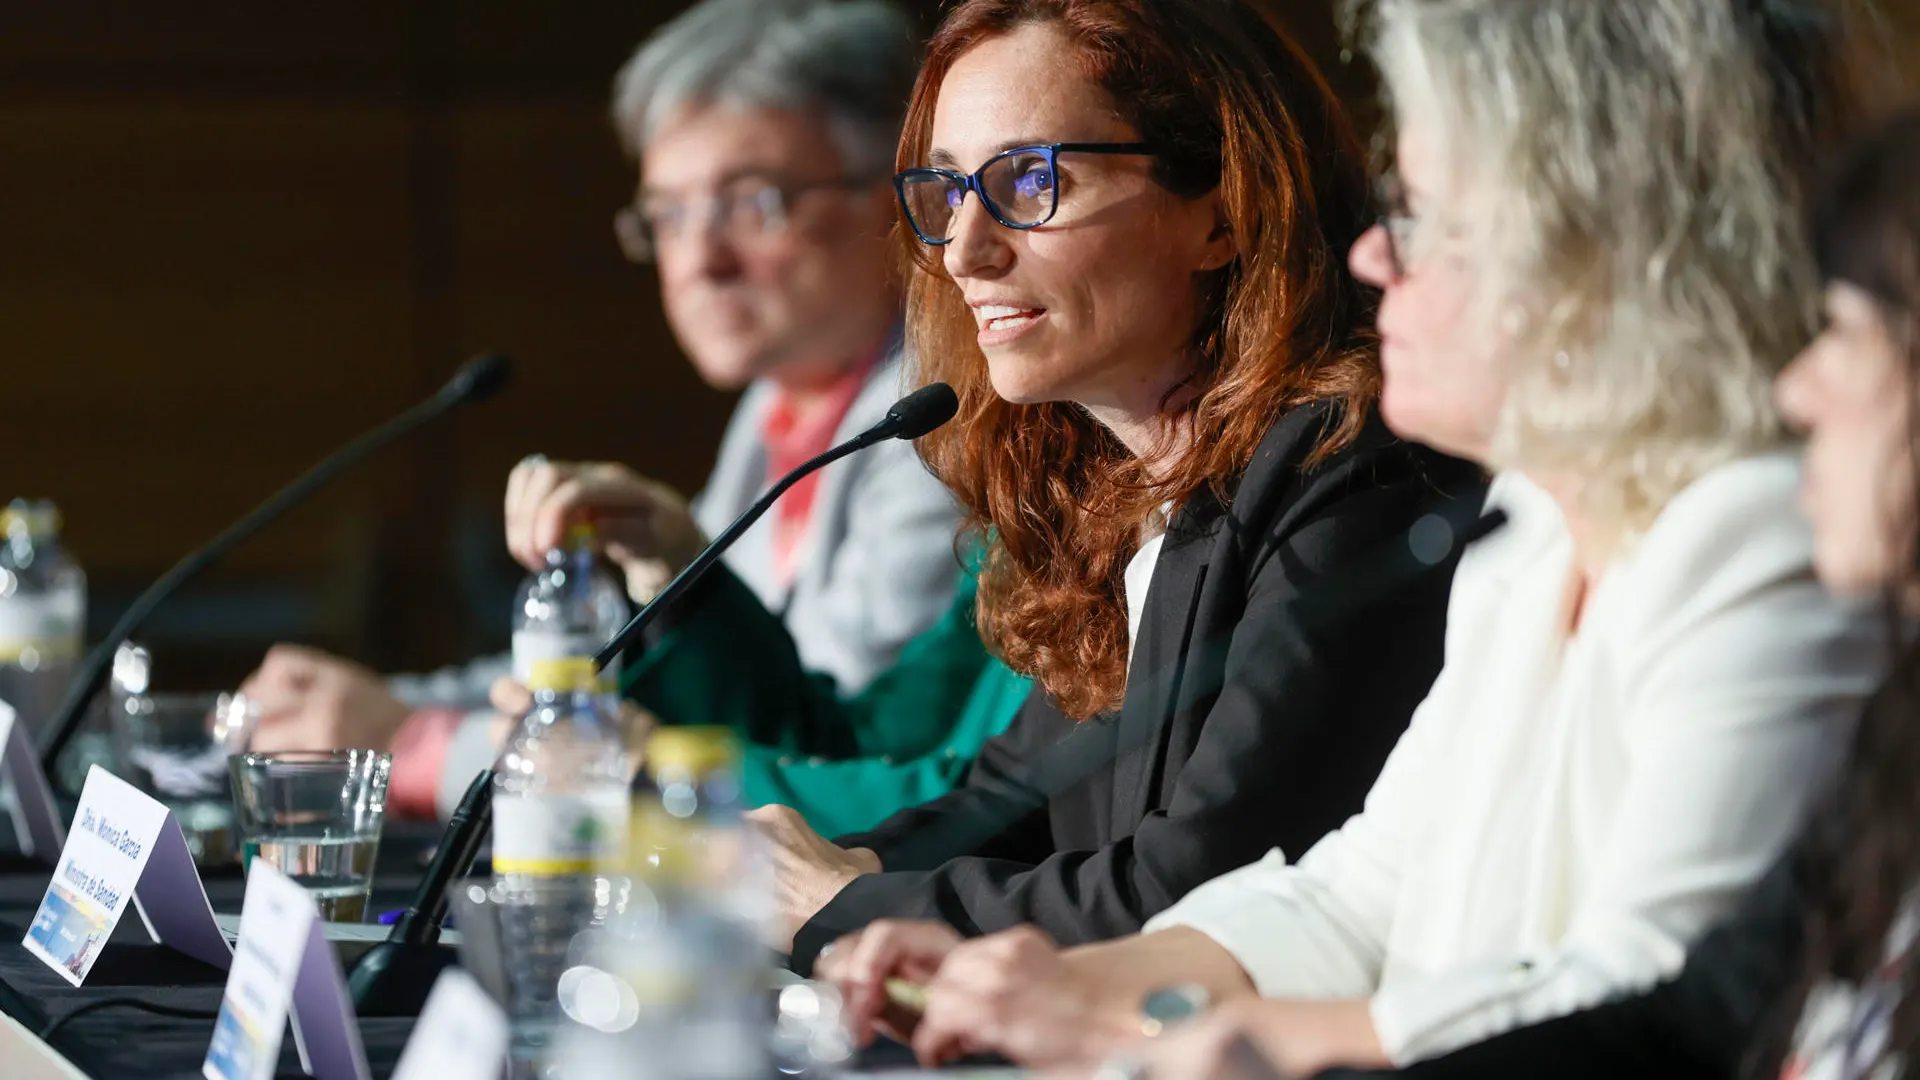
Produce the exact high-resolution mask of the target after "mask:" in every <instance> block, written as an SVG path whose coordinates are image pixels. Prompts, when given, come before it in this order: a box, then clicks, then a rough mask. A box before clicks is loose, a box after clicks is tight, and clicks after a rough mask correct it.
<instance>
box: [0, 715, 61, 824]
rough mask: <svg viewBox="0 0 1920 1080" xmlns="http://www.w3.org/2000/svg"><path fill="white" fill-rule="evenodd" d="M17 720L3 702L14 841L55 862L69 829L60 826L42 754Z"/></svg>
mask: <svg viewBox="0 0 1920 1080" xmlns="http://www.w3.org/2000/svg"><path fill="white" fill-rule="evenodd" d="M15 718H16V714H15V713H14V711H13V706H11V705H9V704H7V703H6V702H4V701H0V778H4V779H5V780H6V781H7V791H8V793H9V794H10V795H12V797H13V801H12V803H11V804H10V805H9V806H8V807H7V810H8V811H9V813H10V814H11V816H12V817H13V833H14V839H15V840H16V841H17V842H18V843H19V846H20V851H21V853H22V854H25V855H28V856H38V857H40V858H42V859H51V858H53V857H54V856H55V854H56V853H57V852H59V850H60V849H61V848H63V847H65V846H66V845H67V830H66V829H64V828H62V827H61V825H60V808H59V806H58V805H57V804H56V803H55V802H54V801H53V785H52V784H49V783H47V774H46V772H45V771H44V770H42V769H41V768H40V754H39V752H38V751H36V750H34V748H33V740H31V739H29V738H27V727H26V725H25V724H20V723H16V722H15Z"/></svg>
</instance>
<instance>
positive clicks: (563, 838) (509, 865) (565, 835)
mask: <svg viewBox="0 0 1920 1080" xmlns="http://www.w3.org/2000/svg"><path fill="white" fill-rule="evenodd" d="M626 847H627V793H626V791H625V790H623V789H618V788H615V789H610V790H607V791H602V792H595V793H592V794H585V795H500V796H496V797H495V799H494V803H493V870H494V873H496V874H530V875H534V876H538V877H558V876H561V875H566V874H590V873H593V872H595V871H597V870H604V869H606V868H608V867H610V866H612V865H614V864H615V862H616V861H617V860H618V859H619V858H620V857H621V855H622V854H623V853H624V852H625V851H626Z"/></svg>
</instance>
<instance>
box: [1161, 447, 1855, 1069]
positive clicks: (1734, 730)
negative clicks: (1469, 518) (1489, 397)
mask: <svg viewBox="0 0 1920 1080" xmlns="http://www.w3.org/2000/svg"><path fill="white" fill-rule="evenodd" d="M1798 482H1799V468H1798V464H1797V460H1796V459H1795V458H1793V457H1790V456H1787V455H1784V454H1774V455H1767V456H1764V457H1757V458H1752V459H1748V460H1744V461H1739V462H1735V463H1733V464H1729V465H1725V466H1722V467H1720V468H1718V469H1715V470H1713V471H1711V472H1710V473H1708V474H1707V475H1706V476H1704V477H1702V478H1701V479H1699V480H1698V481H1696V482H1695V483H1694V484H1692V485H1691V486H1690V487H1688V488H1687V489H1686V490H1685V491H1683V492H1682V493H1681V494H1680V495H1679V496H1677V497H1676V498H1675V499H1674V500H1673V501H1672V502H1671V503H1670V504H1669V505H1668V506H1667V508H1666V509H1665V511H1664V512H1663V513H1662V514H1661V515H1660V517H1659V519H1658V520H1657V521H1655V523H1654V524H1653V526H1652V527H1651V528H1650V529H1649V530H1648V531H1647V532H1646V533H1645V534H1644V535H1643V536H1642V537H1641V538H1640V539H1639V540H1638V541H1637V542H1636V543H1635V544H1634V545H1633V547H1632V548H1631V549H1629V550H1628V552H1627V553H1626V554H1624V555H1623V556H1622V557H1620V558H1619V559H1617V560H1616V561H1615V562H1614V563H1613V564H1612V565H1611V566H1610V568H1609V569H1608V570H1607V571H1606V572H1605V573H1604V574H1603V575H1602V576H1601V577H1600V578H1599V580H1598V581H1596V582H1595V583H1594V585H1593V587H1592V588H1591V589H1590V590H1589V593H1588V596H1587V600H1586V607H1585V610H1584V613H1583V615H1582V619H1581V624H1580V627H1579V630H1578V632H1577V633H1576V634H1574V635H1573V636H1572V637H1571V638H1568V637H1565V636H1564V635H1563V634H1562V633H1561V630H1560V619H1561V617H1562V616H1561V605H1562V603H1563V600H1564V597H1565V592H1566V584H1567V581H1568V579H1569V575H1570V573H1571V565H1572V562H1571V560H1572V543H1571V539H1570V537H1569V535H1568V532H1567V530H1566V526H1565V523H1564V520H1563V518H1562V516H1561V514H1560V511H1559V507H1558V505H1557V504H1556V503H1555V502H1554V501H1553V499H1552V498H1551V497H1550V496H1549V495H1547V493H1546V492H1544V491H1543V490H1541V489H1540V488H1539V487H1537V486H1536V485H1534V484H1533V483H1532V482H1530V481H1529V480H1527V479H1526V478H1525V477H1523V476H1520V475H1518V474H1503V475H1501V476H1500V477H1498V478H1496V480H1495V481H1494V484H1493V487H1492V490H1491V491H1490V493H1489V496H1488V499H1489V503H1490V505H1494V506H1499V507H1501V508H1503V509H1505V510H1506V512H1507V514H1508V517H1509V524H1508V526H1507V527H1506V528H1505V529H1503V530H1501V531H1500V532H1498V533H1495V534H1494V535H1493V536H1492V537H1490V538H1488V539H1487V540H1485V541H1482V542H1481V543H1480V544H1477V545H1475V546H1474V547H1473V548H1471V549H1469V550H1468V552H1467V554H1466V556H1465V557H1464V558H1463V559H1462V561H1461V563H1460V567H1459V570H1458V572H1457V573H1456V575H1455V578H1454V584H1453V593H1452V598H1451V602H1450V606H1449V608H1448V613H1447V643H1446V644H1447V650H1446V663H1445V665H1444V667H1443V669H1442V670H1441V672H1440V675H1439V677H1438V679H1436V680H1435V682H1434V685H1433V688H1432V690H1431V691H1430V692H1429V694H1428V696H1427V699H1426V700H1425V701H1424V702H1422V703H1421V705H1420V707H1419V709H1417V710H1416V711H1415V713H1414V717H1413V721H1412V724H1411V725H1410V727H1409V728H1408V731H1407V733H1406V735H1405V736H1404V737H1402V739H1401V740H1400V743H1399V745H1398V746H1397V747H1395V749H1394V751H1393V754H1392V755H1391V756H1390V758H1389V759H1388V761H1387V764H1386V767H1385V768H1384V770H1383V771H1382V772H1381V775H1380V778H1379V780H1378V781H1376V783H1375V785H1374V787H1373V790H1372V792H1371V793H1369V795H1368V796H1367V802H1366V806H1365V809H1364V810H1363V811H1362V812H1361V813H1360V814H1358V815H1356V816H1355V817H1353V818H1352V819H1350V820H1349V821H1348V822H1347V823H1346V825H1344V826H1343V827H1342V828H1341V829H1340V830H1339V831H1337V832H1335V833H1332V834H1330V835H1328V836H1327V837H1326V838H1325V839H1323V840H1322V841H1321V842H1320V843H1318V844H1316V845H1315V846H1314V848H1313V849H1312V850H1311V851H1309V852H1307V853H1306V855H1305V856H1304V857H1303V858H1301V859H1300V861H1299V863H1298V864H1297V865H1288V861H1287V856H1286V854H1285V853H1283V852H1280V851H1274V852H1272V853H1270V854H1269V855H1268V856H1267V857H1266V858H1265V859H1263V860H1261V861H1260V862H1258V863H1255V864H1253V865H1252V866H1248V867H1244V868H1242V869H1240V870H1237V871H1235V872H1233V873H1231V874H1227V875H1225V876H1223V877H1221V878H1218V879H1216V880H1214V881H1212V882H1209V883H1208V884H1206V885H1203V886H1201V887H1200V888H1199V889H1196V890H1195V891H1194V892H1193V893H1192V894H1190V895H1189V896H1188V897H1187V898H1186V899H1185V900H1183V901H1181V902H1180V903H1179V904H1177V905H1175V906H1174V907H1173V908H1172V909H1171V910H1169V911H1167V912H1166V913H1164V914H1162V915H1161V916H1159V917H1158V918H1156V919H1154V920H1153V921H1152V922H1150V923H1149V924H1148V926H1147V930H1148V931H1149V932H1152V931H1155V930H1164V929H1166V928H1168V927H1172V926H1191V927H1194V928H1195V929H1198V930H1200V931H1202V932H1204V933H1205V934H1207V935H1208V936H1209V937H1211V938H1213V939H1214V940H1215V941H1217V942H1219V943H1220V944H1221V945H1222V946H1224V947H1225V948H1226V949H1228V950H1229V951H1230V952H1232V953H1233V954H1234V956H1235V957H1236V958H1237V959H1238V960H1239V962H1240V965H1241V966H1242V967H1243V968H1244V969H1245V970H1246V972H1247V974H1248V976H1249V977H1251V978H1252V980H1253V982H1254V984H1255V985H1256V986H1257V987H1258V988H1259V990H1260V992H1261V993H1262V994H1264V995H1267V996H1269V997H1294V998H1317V999H1341V998H1347V999H1351V998H1370V999H1371V1009H1372V1016H1373V1021H1374V1025H1375V1027H1376V1029H1377V1031H1378V1033H1379V1036H1380V1040H1381V1043H1382V1045H1383V1046H1384V1047H1385V1048H1386V1051H1387V1053H1388V1054H1389V1055H1391V1057H1392V1058H1393V1060H1394V1061H1396V1062H1399V1063H1405V1062H1410V1061H1414V1060H1418V1059H1421V1058H1425V1057H1430V1056H1433V1055H1436V1054H1439V1053H1442V1052H1445V1051H1447V1050H1451V1049H1454V1048H1457V1047H1460V1046H1463V1045H1467V1044H1470V1043H1474V1042H1478V1041H1480V1040H1482V1039H1486V1038H1488V1037H1490V1036H1492V1035H1495V1034H1498V1033H1500V1032H1502V1031H1506V1030H1508V1029H1511V1028H1514V1027H1518V1026H1521V1025H1524V1024H1529V1023H1534V1022H1537V1021H1540V1020H1544V1019H1548V1018H1550V1017H1554V1016H1558V1015H1562V1014H1565V1013H1569V1012H1572V1011H1575V1010H1577V1009H1581V1008H1584V1007H1586V1006H1589V1005H1593V1004H1596V1003H1598V1002H1601V1001H1603V1000H1605V999H1607V998H1610V997H1613V996H1615V995H1618V994H1622V993H1626V992H1630V991H1633V990H1636V989H1640V988H1643V987H1645V986H1647V985H1650V984H1651V983H1653V982H1655V981H1657V980H1659V979H1660V978H1661V977H1663V976H1665V975H1668V974H1670V973H1672V972H1673V971H1674V970H1676V969H1677V968H1678V967H1679V966H1680V963H1681V960H1682V958H1683V954H1684V952H1685V950H1686V947H1687V945H1688V943H1689V942H1690V941H1691V940H1692V939H1693V938H1694V937H1695V935H1697V934H1698V933H1699V932H1700V931H1702V930H1703V929H1704V928H1705V927H1706V926H1707V925H1708V924H1709V923H1710V922H1712V921H1713V920H1714V919H1715V918H1716V917H1717V916H1719V915H1721V914H1722V913H1724V912H1725V911H1727V910H1728V909H1729V908H1730V907H1731V906H1732V904H1733V902H1734V900H1735V899H1736V897H1738V896H1739V894H1740V893H1741V892H1742V891H1743V890H1744V889H1745V888H1746V886H1748V885H1749V884H1751V883H1752V882H1753V881H1755V880H1756V879H1758V878H1759V877H1760V875H1761V873H1762V872H1763V871H1764V870H1765V869H1766V868H1767V866H1768V864H1769V863H1770V862H1771V861H1772V859H1773V858H1774V856H1775V855H1776V854H1777V852H1778V851H1779V850H1780V849H1781V848H1782V847H1783V846H1784V845H1785V843H1786V841H1787V839H1788V838H1789V837H1790V835H1791V834H1792V833H1793V832H1794V830H1795V829H1796V827H1797V826H1798V824H1799V822H1800V820H1801V818H1802V816H1803V813H1804V811H1805V809H1806V806H1807V803H1808V802H1809V799H1810V797H1811V796H1812V795H1813V794H1814V793H1815V791H1816V789H1817V788H1819V787H1820V785H1821V784H1822V783H1823V782H1824V781H1825V780H1826V779H1827V778H1828V777H1829V776H1830V775H1831V773H1832V772H1833V770H1834V768H1835V766H1837V764H1838V762H1839V760H1840V757H1841V755H1842V754H1844V752H1845V749H1846V746H1847V739H1848V735H1849V732H1850V730H1851V726H1852V724H1853V721H1854V719H1855V717H1856V715H1857V714H1858V712H1859V710H1860V708H1861V705H1862V702H1863V699H1864V697H1865V695H1866V694H1867V693H1868V692H1869V691H1870V690H1871V689H1872V687H1873V686H1874V684H1875V683H1876V681H1877V680H1878V678H1879V676H1880V674H1881V673H1882V671H1883V670H1884V666H1885V660H1884V658H1883V657H1884V652H1885V648H1884V641H1883V634H1882V632H1881V627H1880V622H1879V620H1878V619H1877V618H1876V617H1875V616H1874V613H1873V612H1872V611H1871V610H1870V609H1869V608H1868V606H1866V605H1849V604H1843V603H1841V602H1838V601H1835V600H1833V599H1831V598H1830V597H1828V595H1827V594H1826V593H1825V592H1824V591H1823V590H1822V589H1821V587H1820V585H1819V583H1818V582H1817V581H1816V580H1815V579H1814V577H1813V570H1812V563H1811V560H1812V537H1811V533H1810V531H1809V529H1808V528H1807V526H1806V524H1805V522H1804V521H1803V520H1802V519H1801V517H1800V516H1799V514H1798V513H1797V512H1796V510H1795V502H1794V496H1795V489H1796V487H1797V485H1798Z"/></svg>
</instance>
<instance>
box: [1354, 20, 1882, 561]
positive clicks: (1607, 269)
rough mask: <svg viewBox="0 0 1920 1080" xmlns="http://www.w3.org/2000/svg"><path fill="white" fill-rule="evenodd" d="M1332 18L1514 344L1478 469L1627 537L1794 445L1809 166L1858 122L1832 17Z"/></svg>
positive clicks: (1484, 308)
mask: <svg viewBox="0 0 1920 1080" xmlns="http://www.w3.org/2000/svg"><path fill="white" fill-rule="evenodd" d="M1348 14H1349V17H1350V19H1351V20H1352V21H1351V23H1350V26H1351V27H1352V28H1354V29H1355V30H1357V32H1358V33H1359V34H1360V36H1361V38H1362V40H1363V42H1364V45H1365V47H1366V49H1367V50H1368V52H1369V53H1370V54H1371V56H1372V57H1373V59H1374V61H1375V63H1376V65H1377V66H1378V67H1379V69H1380V71H1381V73H1382V75H1383V77H1384V81H1385V84H1386V92H1387V96H1388V98H1389V101H1390V103H1391V105H1392V111H1393V113H1394V119H1395V123H1396V124H1397V126H1398V127H1399V128H1400V129H1401V131H1402V132H1403V133H1412V132H1415V131H1417V132H1418V137H1419V138H1420V139H1421V140H1422V142H1423V146H1424V148H1425V151H1426V152H1427V153H1430V154H1432V155H1433V157H1434V160H1436V161H1438V162H1440V163H1441V164H1442V168H1441V170H1440V171H1441V172H1442V178H1441V182H1442V183H1443V184H1444V185H1446V190H1444V191H1442V192H1440V193H1437V201H1438V202H1439V204H1440V205H1444V206H1448V207H1449V208H1450V209H1451V210H1453V211H1455V212H1457V213H1458V215H1459V219H1458V220H1456V221H1451V222H1450V225H1451V226H1452V228H1453V230H1454V231H1459V232H1465V233H1468V234H1470V237H1471V240H1472V242H1473V243H1474V245H1475V246H1474V250H1475V252H1476V258H1478V259H1484V260H1485V267H1486V272H1485V273H1484V275H1483V279H1482V285H1481V287H1480V289H1479V300H1480V304H1479V316H1480V318H1481V319H1482V320H1484V322H1483V323H1481V324H1480V325H1479V326H1478V327H1477V329H1484V330H1485V331H1486V332H1488V333H1489V334H1491V335H1497V336H1498V337H1499V338H1504V339H1505V342H1506V344H1505V345H1504V347H1503V348H1502V349H1501V354H1502V358H1503V361H1502V362H1503V363H1504V364H1505V365H1506V370H1505V371H1504V372H1503V375H1504V376H1505V379H1504V382H1505V384H1506V386H1507V388H1508V389H1507V398H1506V402H1505V405H1504V408H1503V410H1502V414H1501V418H1500V421H1499V423H1498V425H1497V427H1496V430H1495V432H1494V439H1493V449H1492V453H1493V458H1494V460H1493V462H1492V464H1494V465H1496V466H1499V467H1525V468H1530V469H1541V470H1548V471H1553V472H1558V473H1562V474H1565V475H1574V476H1580V477H1584V478H1586V484H1585V489H1586V490H1585V491H1584V492H1583V494H1582V500H1583V503H1584V509H1585V511H1586V512H1587V513H1588V515H1589V516H1590V517H1591V518H1592V519H1593V520H1594V521H1595V522H1596V523H1597V524H1599V525H1600V526H1601V527H1603V528H1607V529H1610V530H1611V531H1612V534H1613V537H1614V539H1615V540H1616V541H1621V542H1624V541H1626V540H1627V539H1629V538H1631V537H1632V536H1633V535H1634V534H1636V533H1638V532H1640V531H1642V530H1644V528H1645V527H1646V526H1648V525H1650V524H1651V523H1652V521H1653V519H1654V518H1655V517H1656V516H1658V514H1659V513H1660V511H1661V509H1662V508H1664V507H1665V505H1666V503H1667V502H1668V501H1669V500H1670V499H1671V498H1672V497H1673V496H1674V495H1675V494H1677V493H1678V492H1679V491H1680V490H1681V489H1682V488H1684V487H1686V486H1687V485H1688V484H1690V483H1692V481H1693V480H1694V479H1696V478H1697V477H1699V476H1700V475H1701V474H1702V473H1704V472H1706V471H1707V470H1709V469H1711V468H1713V467H1714V466H1716V465H1718V464H1721V463H1723V462H1725V461H1728V460H1731V459H1734V458H1738V457H1742V456H1745V455H1747V454H1751V453H1753V452H1755V451H1758V450H1762V449H1765V448H1768V447H1770V446H1773V445H1776V444H1778V443H1779V442H1780V441H1781V440H1782V439H1783V438H1784V434H1783V432H1782V429H1781V425H1780V423H1779V421H1778V419H1777V417H1776V416H1775V413H1774V410H1773V404H1772V395H1771V383H1772V378H1773V375H1774V374H1775V373H1776V372H1777V371H1778V370H1779V369H1780V367H1781V366H1782V365H1784V364H1785V363H1786V361H1787V360H1789V359H1790V358H1791V357H1792V356H1793V355H1794V353H1795V352H1796V351H1798V349H1799V348H1800V347H1801V346H1802V345H1803V344H1804V343H1805V342H1806V341H1807V340H1808V339H1809V338H1810V336H1811V335H1812V333H1813V331H1814V330H1815V328H1816V325H1817V318H1818V310H1819V304H1818V301H1819V275H1818V273H1817V271H1816V269H1815V265H1814V260H1813V258H1812V252H1811V249H1810V245H1809V240H1808V237H1807V234H1806V228H1805V202H1804V188H1805V187H1806V183H1805V182H1806V180H1807V176H1806V170H1807V168H1808V166H1809V165H1810V163H1811V160H1812V157H1813V151H1814V148H1815V146H1816V145H1817V144H1819V143H1822V142H1824V141H1825V140H1826V139H1827V138H1828V137H1829V135H1830V131H1829V129H1831V128H1833V127H1835V126H1837V125H1839V124H1840V123H1842V122H1843V121H1845V120H1848V119H1850V118H1851V112H1852V106H1851V105H1850V104H1849V102H1848V101H1847V100H1846V99H1847V95H1846V93H1845V92H1844V90H1843V89H1842V85H1841V76H1840V74H1839V73H1840V72H1842V71H1844V70H1845V61H1844V59H1843V57H1844V53H1845V51H1846V50H1847V48H1848V45H1847V42H1848V40H1849V34H1848V29H1847V27H1848V19H1847V18H1846V17H1845V12H1844V11H1842V10H1841V9H1840V8H1838V7H1835V6H1833V5H1830V4H1826V3H1821V2H1819V0H1350V3H1349V10H1348ZM1463 199H1464V200H1466V201H1464V202H1463V201H1462V200H1463ZM1431 231H1433V230H1427V229H1422V230H1421V232H1431ZM1430 241H1431V237H1425V238H1422V237H1416V238H1415V246H1416V248H1418V247H1420V246H1422V245H1423V244H1424V243H1426V242H1430ZM1493 339H1494V338H1492V337H1490V338H1489V340H1493Z"/></svg>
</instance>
